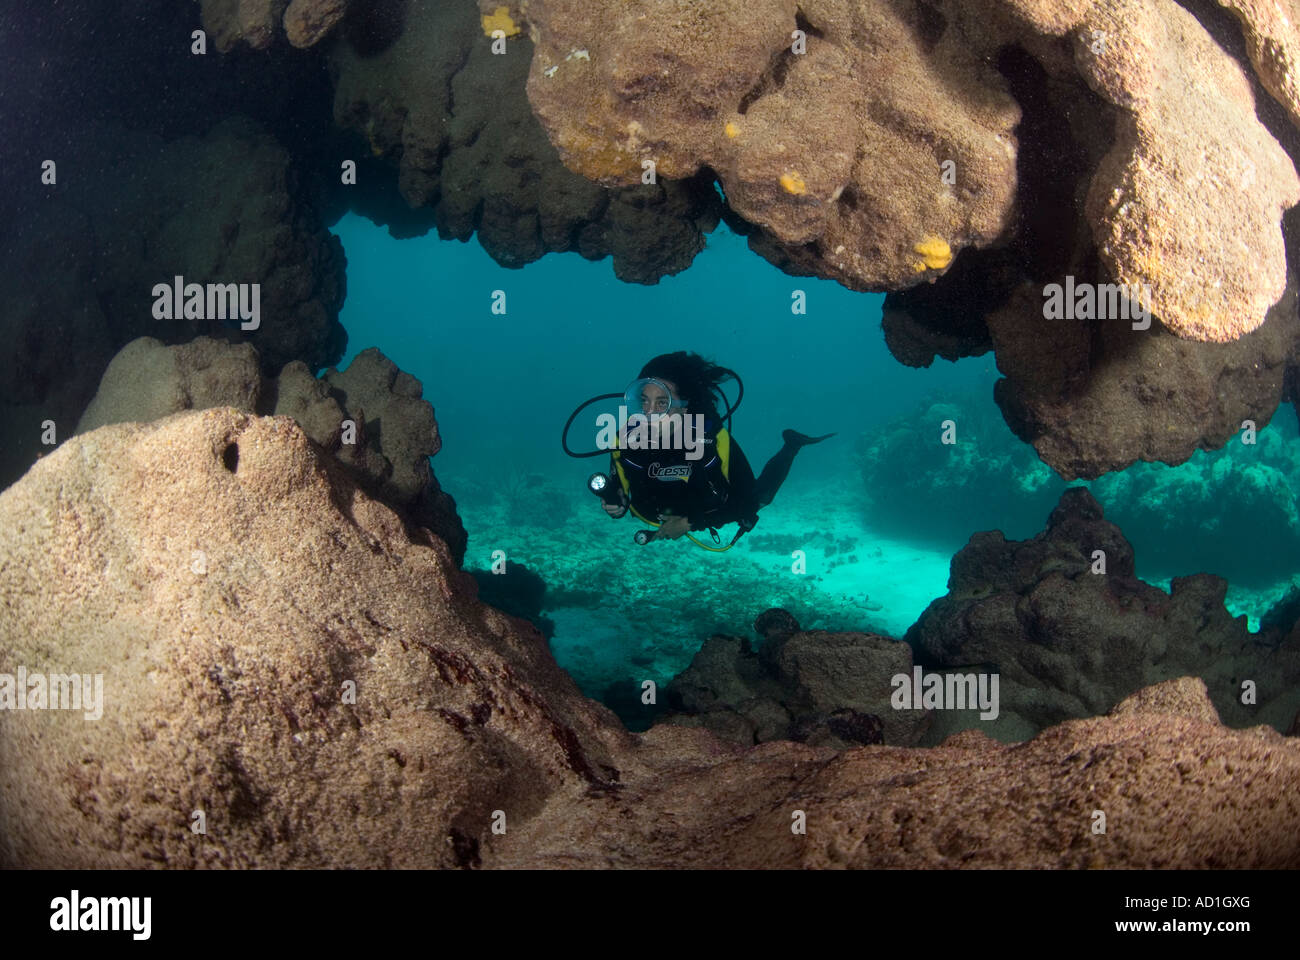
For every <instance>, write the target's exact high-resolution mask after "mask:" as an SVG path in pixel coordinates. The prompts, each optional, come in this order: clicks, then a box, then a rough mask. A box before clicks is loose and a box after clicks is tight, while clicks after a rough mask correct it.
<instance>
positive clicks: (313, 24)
mask: <svg viewBox="0 0 1300 960" xmlns="http://www.w3.org/2000/svg"><path fill="white" fill-rule="evenodd" d="M347 9H348V0H291V2H290V3H289V8H288V9H287V10H285V11H284V32H285V35H286V36H288V38H289V42H290V43H292V44H293V45H294V46H295V47H310V46H312V45H314V44H315V43H316V42H317V41H319V40H320V39H321V37H323V36H325V35H326V34H327V33H329V32H330V31H331V30H332V29H334V25H335V24H337V23H338V22H339V21H340V20H342V19H343V15H344V14H345V13H347Z"/></svg>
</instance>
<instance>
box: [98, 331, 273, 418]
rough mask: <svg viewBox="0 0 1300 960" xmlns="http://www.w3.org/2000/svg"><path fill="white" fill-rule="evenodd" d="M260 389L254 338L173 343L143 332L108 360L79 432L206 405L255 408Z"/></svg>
mask: <svg viewBox="0 0 1300 960" xmlns="http://www.w3.org/2000/svg"><path fill="white" fill-rule="evenodd" d="M261 395H262V374H261V370H260V365H259V363H258V357H257V351H256V350H255V349H253V346H252V344H248V343H241V344H233V343H225V342H224V341H221V340H213V339H211V338H209V337H199V338H197V339H196V340H194V341H193V342H192V343H182V344H178V345H177V346H174V347H168V346H164V345H163V344H162V342H161V341H159V340H155V339H154V338H153V337H141V338H140V339H138V340H132V341H131V342H130V343H128V344H127V345H126V346H125V347H123V348H122V349H121V350H119V351H118V352H117V355H116V356H114V357H113V359H112V361H110V362H109V364H108V369H107V370H105V371H104V377H103V379H102V380H100V382H99V390H98V391H96V393H95V398H94V399H93V400H91V402H90V405H89V406H88V407H87V408H86V412H85V414H83V415H82V417H81V421H80V422H79V423H78V424H77V433H87V432H89V431H91V430H94V429H96V428H97V427H102V426H104V425H105V424H109V423H124V422H127V421H132V420H135V421H149V420H159V419H161V418H162V417H166V416H170V415H171V414H173V413H178V412H180V411H181V410H203V409H205V408H207V407H234V408H235V409H236V410H241V411H243V412H244V413H253V412H255V411H256V410H257V408H258V401H259V400H260V399H261Z"/></svg>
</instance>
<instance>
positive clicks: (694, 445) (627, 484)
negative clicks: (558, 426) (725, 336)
mask: <svg viewBox="0 0 1300 960" xmlns="http://www.w3.org/2000/svg"><path fill="white" fill-rule="evenodd" d="M728 379H733V380H735V381H736V382H737V384H738V385H739V393H738V395H737V397H736V404H735V406H731V405H730V404H729V403H728V402H727V397H726V395H725V394H724V393H723V392H722V389H721V384H722V383H723V382H724V381H725V380H728ZM744 395H745V386H744V384H743V383H742V382H741V380H740V377H739V375H737V374H736V372H735V371H733V370H729V369H727V368H726V367H720V366H718V365H716V364H714V363H712V362H710V361H708V360H706V359H704V358H703V357H701V356H700V355H699V354H696V353H689V352H685V351H678V352H677V353H666V354H662V355H661V356H658V357H655V358H654V359H653V360H651V361H650V362H649V363H647V364H646V365H645V366H644V367H643V368H642V369H641V373H640V374H639V375H638V377H637V379H636V380H634V381H633V382H632V383H631V384H630V385H629V386H628V388H627V390H626V391H625V392H624V393H622V394H616V393H611V394H604V395H602V396H599V397H593V398H592V399H591V400H588V401H587V402H586V403H584V404H582V406H580V407H578V409H577V410H574V411H573V414H572V415H571V416H570V417H569V420H568V423H566V424H565V426H564V434H563V435H562V437H561V444H562V446H563V447H564V452H565V453H567V454H568V455H569V456H571V457H592V456H600V455H601V454H603V453H604V452H605V451H606V450H608V451H609V454H610V468H609V474H608V475H606V474H599V473H597V474H593V475H592V477H591V478H590V480H589V481H588V485H589V488H590V489H591V491H592V492H593V493H595V494H596V495H597V496H599V497H600V498H601V501H602V506H603V507H604V509H605V512H606V513H607V514H609V516H610V517H613V518H614V519H617V518H619V517H622V516H623V515H624V514H626V513H627V512H628V510H629V509H630V510H631V511H632V513H633V514H634V515H636V516H637V517H639V518H640V519H642V520H644V521H645V522H646V523H648V524H651V525H652V526H654V527H657V528H658V529H657V530H642V531H638V533H637V534H636V537H635V540H636V542H637V543H639V544H644V543H647V542H649V541H650V540H676V539H677V538H679V537H681V536H683V535H685V536H687V538H688V539H690V540H691V541H692V542H693V543H695V544H696V545H698V546H701V547H704V548H705V549H708V550H714V549H717V548H714V547H709V546H707V545H706V544H703V543H701V542H700V541H699V540H696V539H695V538H694V537H692V536H690V533H689V532H688V531H694V530H704V529H708V530H709V533H710V534H711V536H712V538H713V542H714V543H720V542H721V540H720V539H719V538H718V532H717V528H718V527H720V526H722V525H723V524H726V523H732V522H735V523H737V524H739V527H740V529H739V530H737V532H736V535H735V537H733V538H732V541H731V543H729V544H728V545H727V546H726V547H723V548H721V549H722V550H729V549H731V547H732V546H734V545H735V543H736V541H737V540H739V539H740V537H741V536H742V535H744V534H745V533H747V532H748V531H749V530H752V529H753V527H754V525H755V524H756V523H757V522H758V510H759V508H760V507H764V506H766V505H767V504H769V503H771V502H772V498H773V497H774V496H775V495H776V492H777V490H778V489H780V487H781V484H782V483H783V482H784V481H785V478H786V475H787V474H789V472H790V465H791V464H792V463H793V462H794V457H795V454H797V453H798V452H799V450H800V449H801V448H803V447H805V446H807V445H808V444H810V443H820V442H821V441H822V440H825V439H827V438H828V437H833V436H834V435H835V434H833V433H828V434H826V435H825V436H821V437H809V436H805V435H804V434H802V433H797V432H796V431H794V430H785V431H783V432H782V437H783V439H784V440H785V443H784V445H783V446H782V447H781V449H780V450H778V451H777V452H776V454H775V455H773V457H772V458H771V459H770V460H768V462H767V464H766V466H764V467H763V472H762V473H761V474H760V475H759V476H758V478H757V479H755V477H754V472H753V470H752V469H751V468H750V465H749V461H748V460H747V459H746V457H745V454H744V452H743V451H742V450H741V449H740V444H738V443H737V442H736V441H735V439H733V438H732V436H731V429H730V428H731V417H732V414H734V413H735V412H736V409H737V408H739V406H740V401H741V399H742V398H743V397H744ZM715 396H716V397H717V398H718V399H720V400H721V401H722V403H723V405H724V406H725V407H726V410H727V412H726V414H725V415H723V416H719V415H718V411H717V407H716V405H715V403H714V399H715ZM612 397H622V398H623V402H624V404H625V407H626V411H625V416H626V421H625V423H626V425H627V426H632V425H633V424H634V423H635V424H636V427H637V437H638V438H639V440H640V442H636V441H635V440H634V441H633V442H630V443H629V442H627V440H628V434H627V433H626V431H621V432H620V440H622V441H623V442H619V440H615V441H613V442H611V443H609V444H608V445H607V446H605V447H604V449H600V450H595V451H592V452H587V453H575V452H574V451H572V450H570V449H569V445H568V433H569V427H570V426H571V425H572V423H573V421H574V419H575V418H576V417H577V415H578V413H579V412H580V411H581V410H582V409H584V408H585V407H587V406H589V405H590V404H592V403H595V402H596V401H598V400H606V399H609V398H612ZM627 414H630V416H627ZM605 417H608V415H604V416H603V417H602V418H601V419H604V418H605ZM609 419H610V420H612V418H609ZM598 422H599V420H598ZM610 426H612V424H610ZM674 428H676V430H677V432H678V442H674V441H673V437H672V434H673V430H674Z"/></svg>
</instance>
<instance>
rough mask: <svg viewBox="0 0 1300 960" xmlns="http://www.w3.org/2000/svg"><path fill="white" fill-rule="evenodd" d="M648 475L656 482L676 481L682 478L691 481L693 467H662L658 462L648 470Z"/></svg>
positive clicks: (685, 465) (685, 464)
mask: <svg viewBox="0 0 1300 960" xmlns="http://www.w3.org/2000/svg"><path fill="white" fill-rule="evenodd" d="M646 474H647V475H648V476H651V477H653V478H654V479H656V480H676V479H677V478H679V477H681V478H683V479H689V478H690V475H691V465H690V464H689V463H683V464H679V465H677V466H672V467H661V466H659V461H658V460H656V461H655V462H654V463H652V464H650V466H649V467H647V468H646Z"/></svg>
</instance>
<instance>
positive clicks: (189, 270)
mask: <svg viewBox="0 0 1300 960" xmlns="http://www.w3.org/2000/svg"><path fill="white" fill-rule="evenodd" d="M114 149H121V150H123V151H124V153H125V158H124V159H121V160H120V161H119V162H118V163H117V165H116V166H114V167H113V168H111V170H105V171H104V172H103V173H102V174H101V177H102V179H97V178H88V181H89V182H84V183H83V182H81V181H80V180H78V181H75V182H74V183H73V184H71V185H70V189H69V196H68V203H69V204H70V205H77V206H82V207H84V208H85V210H86V212H87V213H88V215H89V218H90V220H91V229H90V232H89V236H88V237H87V238H85V239H84V240H83V241H82V242H83V243H84V242H91V243H93V245H94V250H95V255H96V259H95V277H94V290H95V294H96V297H97V298H98V300H99V302H100V303H101V304H103V306H104V309H105V311H106V312H107V313H108V314H109V315H110V316H111V317H112V323H111V325H110V326H111V328H112V330H113V333H114V337H115V340H116V345H117V346H118V347H121V346H124V345H125V344H126V343H128V342H130V341H131V340H134V339H136V338H137V337H141V336H152V337H156V338H157V339H159V340H162V341H163V342H164V343H183V342H186V341H189V340H192V339H194V338H195V337H197V336H204V335H206V336H212V337H221V338H224V339H238V340H247V341H248V342H251V343H252V344H253V345H254V346H256V347H257V352H258V354H259V356H260V357H261V360H262V365H263V366H262V369H263V373H265V374H268V375H274V373H276V372H277V371H279V369H280V368H281V367H282V366H284V365H285V364H286V363H288V362H289V361H291V360H302V361H303V362H305V363H306V364H308V366H310V367H312V368H313V369H318V368H320V367H324V366H326V365H328V364H330V363H334V362H336V361H337V360H338V358H339V357H340V356H341V355H342V353H343V348H344V346H345V344H346V343H347V335H346V333H344V331H343V327H342V326H341V325H340V324H339V320H338V311H339V308H340V307H341V306H342V304H343V295H344V290H345V277H344V257H343V246H342V244H341V243H340V241H339V239H338V238H337V237H335V236H333V235H332V234H331V233H330V232H329V230H327V229H326V228H325V226H324V225H323V224H322V223H321V222H320V220H319V218H318V215H317V212H316V210H315V209H314V207H313V206H312V205H311V203H310V202H309V199H308V197H307V195H306V193H305V192H304V191H302V189H301V187H300V185H299V184H298V182H297V178H296V176H295V174H294V172H293V170H292V169H291V165H290V160H289V155H288V153H287V152H286V151H285V150H284V148H283V147H281V146H280V145H279V144H278V143H277V142H276V141H275V139H274V138H273V137H271V136H270V135H268V134H267V133H266V132H265V131H264V130H263V129H262V128H261V127H259V126H258V125H257V124H255V123H253V122H252V121H248V120H244V119H231V120H226V121H223V122H222V123H220V124H218V125H216V126H214V127H213V128H212V129H211V130H210V131H209V132H208V133H207V135H206V136H204V137H202V138H198V137H182V138H181V139H179V140H174V141H171V142H169V143H164V142H161V141H157V140H154V139H153V138H149V137H138V138H135V139H132V140H130V141H126V142H123V143H120V144H119V143H117V142H116V141H114ZM99 162H102V160H100V161H99ZM105 182H111V183H112V184H113V185H114V186H113V189H112V190H111V191H110V190H105V189H103V188H102V184H103V183H105ZM177 276H182V277H183V278H184V282H185V283H186V284H190V283H198V284H208V283H221V284H227V283H246V284H253V283H256V284H258V285H259V314H260V315H259V318H258V319H259V322H260V326H259V327H258V328H257V329H255V330H249V331H244V330H242V329H241V326H240V325H241V320H240V318H238V317H235V318H227V319H225V320H223V319H221V318H219V317H215V316H212V317H204V318H195V317H193V316H184V315H182V316H179V317H178V316H175V315H174V311H172V312H173V316H172V317H171V318H164V317H160V316H157V315H155V307H156V305H157V299H158V298H156V297H155V295H154V293H153V290H154V287H155V285H157V284H160V283H163V284H172V283H174V278H175V277H177ZM204 312H205V313H206V312H207V311H206V310H205V311H204Z"/></svg>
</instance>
